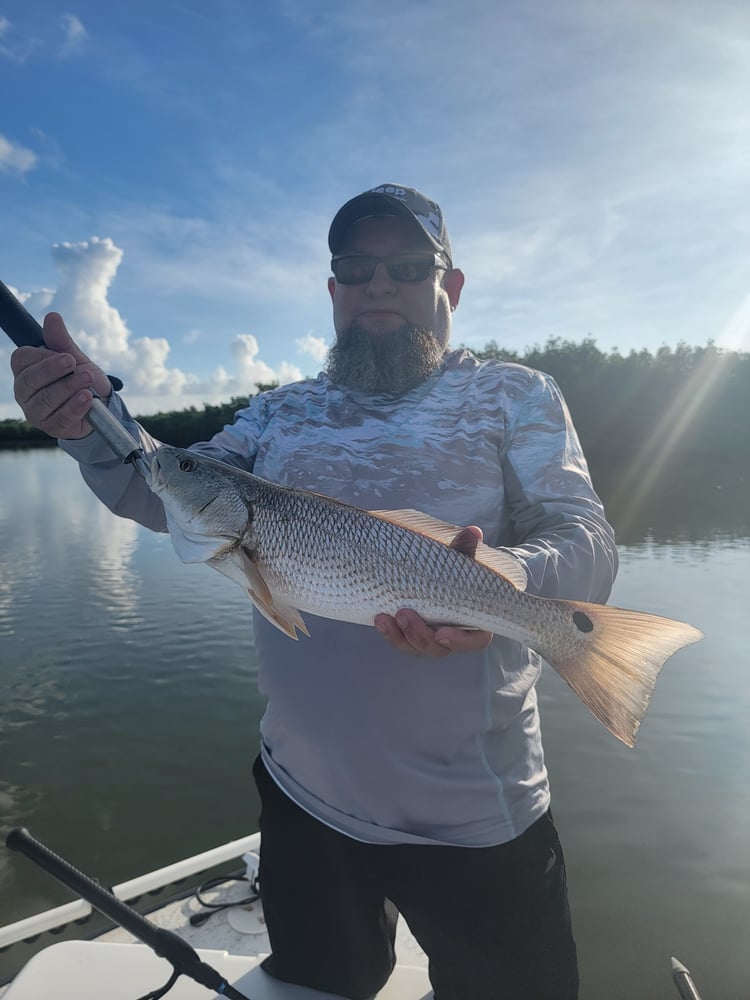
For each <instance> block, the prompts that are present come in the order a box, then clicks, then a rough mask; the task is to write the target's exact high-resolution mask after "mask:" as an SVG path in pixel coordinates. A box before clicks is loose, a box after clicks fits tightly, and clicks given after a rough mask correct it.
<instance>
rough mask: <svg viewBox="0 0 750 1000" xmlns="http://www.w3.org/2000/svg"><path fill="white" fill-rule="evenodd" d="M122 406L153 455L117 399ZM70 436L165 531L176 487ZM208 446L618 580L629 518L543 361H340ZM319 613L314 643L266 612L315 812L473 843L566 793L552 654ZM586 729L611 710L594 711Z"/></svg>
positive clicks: (410, 835)
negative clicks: (423, 376)
mask: <svg viewBox="0 0 750 1000" xmlns="http://www.w3.org/2000/svg"><path fill="white" fill-rule="evenodd" d="M110 406H111V408H112V409H113V411H114V412H115V413H116V414H117V415H118V416H120V417H121V418H122V419H123V422H124V423H125V424H126V426H127V427H128V429H129V430H130V431H131V433H133V435H134V436H137V437H139V438H140V440H141V443H142V446H143V447H144V449H145V450H146V452H151V451H153V450H154V448H155V447H156V446H157V443H156V442H154V441H153V440H152V439H151V438H150V437H149V436H148V435H146V434H145V432H144V431H143V430H142V428H140V427H139V426H138V425H137V424H136V423H135V422H134V421H133V420H132V418H131V417H130V415H129V414H128V413H127V410H126V409H125V407H124V404H123V403H122V401H121V400H120V399H119V397H117V396H116V395H115V394H113V397H112V401H111V403H110ZM62 446H63V447H64V448H65V450H66V451H68V452H69V453H70V454H72V455H73V456H74V457H75V458H77V459H78V460H79V462H81V467H82V472H83V475H84V478H85V479H86V480H87V482H88V483H89V485H90V486H91V487H92V489H94V491H95V492H96V493H97V495H98V496H99V497H100V498H101V499H102V500H103V501H104V502H105V503H107V505H108V506H109V507H110V509H112V510H113V511H114V512H115V513H118V514H121V515H123V516H126V517H131V518H133V519H135V520H137V521H140V522H141V523H143V524H146V525H147V526H149V527H151V528H153V529H154V530H158V531H164V530H166V522H165V518H164V512H163V508H162V506H161V502H160V501H159V500H158V498H157V497H156V496H154V495H153V494H152V493H150V491H148V489H147V488H146V487H145V484H143V482H142V480H140V478H139V477H138V476H137V475H136V474H134V473H133V472H132V471H131V470H130V469H129V468H128V467H124V466H122V464H121V463H119V462H118V461H117V460H114V461H113V460H112V455H111V452H109V449H108V448H107V446H106V445H104V443H103V442H102V441H100V440H99V439H98V438H97V437H96V436H95V435H90V436H89V438H85V439H84V440H83V441H67V442H63V443H62ZM194 448H195V450H197V451H200V452H202V453H204V454H208V455H211V456H213V457H215V458H219V459H221V460H222V461H225V462H229V463H231V464H233V465H236V466H237V467H239V468H243V469H247V470H249V471H252V472H254V473H255V474H256V475H259V476H262V477H264V478H266V479H269V480H271V481H273V482H276V483H280V484H282V485H285V486H292V487H299V488H303V489H309V490H315V491H316V492H319V493H324V494H327V495H329V496H333V497H336V498H338V499H340V500H343V501H346V502H348V503H352V504H355V505H357V506H359V507H364V508H366V509H378V510H383V509H404V508H417V509H420V510H423V511H425V512H426V513H429V514H432V515H433V516H435V517H438V518H441V519H442V520H445V521H448V522H450V523H452V524H476V525H479V527H481V528H482V530H483V532H484V538H485V541H486V542H487V543H488V544H489V545H493V546H503V547H509V548H511V549H512V551H513V553H514V554H515V555H516V556H517V557H518V558H519V559H520V560H521V561H522V563H523V565H524V567H525V569H526V572H527V575H528V581H529V582H528V588H527V589H528V591H529V592H530V593H533V594H538V595H541V596H546V597H562V598H572V599H579V600H592V601H598V602H603V601H605V600H606V599H607V597H608V595H609V591H610V588H611V585H612V582H613V579H614V574H615V571H616V567H617V553H616V548H615V544H614V537H613V532H612V529H611V528H610V526H609V525H608V523H607V521H606V519H605V516H604V512H603V510H602V505H601V502H600V500H599V498H598V497H597V495H596V493H595V492H594V489H593V487H592V484H591V480H590V477H589V473H588V470H587V466H586V462H585V459H584V457H583V454H582V452H581V448H580V444H579V442H578V438H577V436H576V433H575V430H574V428H573V426H572V423H571V420H570V416H569V414H568V411H567V408H566V406H565V403H564V401H563V399H562V397H561V395H560V392H559V390H558V388H557V387H556V385H555V383H554V381H553V380H552V379H551V378H550V377H549V376H547V375H544V374H542V373H540V372H536V371H532V370H531V369H528V368H525V367H522V366H519V365H512V364H506V363H503V362H499V361H486V362H481V361H479V360H478V359H476V358H475V357H473V356H472V355H471V354H470V353H468V352H467V351H463V350H457V351H453V352H451V353H449V354H448V355H446V358H445V360H444V363H443V364H442V366H441V367H440V368H439V369H438V370H437V371H435V372H434V373H433V375H431V376H430V377H429V378H428V379H427V380H426V381H425V382H424V383H422V384H421V385H419V386H418V387H416V388H415V389H412V390H411V391H410V392H409V393H407V394H406V395H405V396H402V397H400V398H398V399H392V398H390V397H385V396H376V397H373V396H365V395H362V394H359V393H356V392H353V391H351V390H348V389H343V388H341V387H340V386H337V385H334V384H333V383H332V382H331V381H330V380H329V379H328V377H327V376H326V375H325V374H324V373H323V374H321V375H319V376H318V377H317V378H316V379H312V380H309V381H305V382H298V383H293V384H291V385H286V386H282V387H280V388H278V389H275V390H272V391H270V392H266V393H263V394H261V395H259V396H256V397H254V398H252V399H251V400H250V403H249V405H248V406H247V407H246V408H245V409H243V410H240V411H239V412H238V413H237V414H236V419H235V422H234V423H233V424H232V425H231V426H227V427H225V428H224V429H223V430H222V431H220V432H219V433H218V434H217V435H215V436H214V438H212V440H211V441H209V442H204V443H201V444H197V445H195V446H194ZM305 621H306V624H307V627H308V629H309V631H310V635H311V638H309V639H308V638H304V637H303V638H301V639H300V641H299V642H293V641H291V640H290V639H289V638H288V637H287V636H285V635H283V634H282V633H281V632H279V631H278V630H277V629H275V628H274V627H273V626H271V625H269V623H268V622H267V621H266V620H265V619H263V618H262V617H261V616H260V615H258V614H257V613H256V615H255V635H256V642H257V647H258V652H259V657H260V665H261V670H260V686H261V690H262V691H263V693H264V694H265V696H266V697H267V699H268V702H267V708H266V712H265V715H264V718H263V721H262V724H261V750H262V754H263V758H264V761H265V763H266V766H267V768H268V770H269V771H270V773H271V774H272V776H273V777H274V779H275V780H276V782H277V783H278V784H279V785H280V786H281V788H282V789H283V790H284V791H285V792H286V793H287V794H288V795H289V796H290V797H291V798H292V799H293V800H294V801H295V802H297V803H298V804H299V805H300V806H302V808H304V809H305V810H307V811H308V812H309V813H311V814H312V815H314V816H316V817H317V818H318V819H320V820H321V821H323V822H324V823H326V824H328V825H330V826H332V827H334V828H335V829H337V830H340V831H341V832H343V833H345V834H347V835H349V836H352V837H355V838H357V839H360V840H363V841H366V842H370V843H381V844H395V843H426V844H452V845H462V846H472V847H482V846H490V845H493V844H499V843H504V842H506V841H508V840H511V839H513V838H514V837H516V836H519V835H520V834H521V833H523V832H524V830H526V829H527V828H528V827H529V826H530V825H531V824H532V823H533V822H534V821H535V820H536V819H538V818H539V816H541V815H542V813H543V812H544V811H545V810H546V809H547V808H548V806H549V801H550V794H549V785H548V779H547V772H546V768H545V765H544V756H543V751H542V743H541V734H540V725H539V712H538V706H537V696H536V689H535V684H536V681H537V679H538V677H539V673H540V669H541V661H540V658H539V657H538V656H537V655H536V654H535V653H533V652H532V651H530V650H528V649H527V648H526V647H525V646H522V645H520V644H519V643H517V642H513V641H511V640H509V639H504V638H501V637H499V636H496V637H495V638H494V639H493V641H492V643H491V644H490V646H489V647H488V648H487V649H486V650H484V651H483V652H480V653H473V654H453V655H451V656H449V657H447V658H445V659H442V660H432V659H429V658H416V657H412V656H409V655H407V654H403V653H399V652H397V651H394V650H393V649H392V648H391V647H390V646H388V645H387V644H386V643H385V642H384V640H383V639H382V638H381V636H379V635H378V633H377V632H376V631H375V630H374V629H372V628H369V627H367V626H360V625H350V624H346V623H341V622H335V621H330V620H327V619H322V618H317V617H314V616H312V615H309V614H307V615H305ZM560 683H562V682H560ZM550 711H554V708H551V709H550ZM581 724H582V725H586V724H593V723H589V720H588V718H587V717H586V715H585V712H584V710H583V708H581Z"/></svg>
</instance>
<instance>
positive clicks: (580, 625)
mask: <svg viewBox="0 0 750 1000" xmlns="http://www.w3.org/2000/svg"><path fill="white" fill-rule="evenodd" d="M573 624H574V625H575V627H576V628H577V629H578V631H579V632H593V631H594V623H593V622H592V621H591V619H590V618H589V616H588V615H585V614H584V613H583V611H574V612H573Z"/></svg>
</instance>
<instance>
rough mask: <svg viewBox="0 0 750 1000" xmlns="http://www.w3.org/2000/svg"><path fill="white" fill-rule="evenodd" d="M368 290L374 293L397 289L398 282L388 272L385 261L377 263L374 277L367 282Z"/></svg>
mask: <svg viewBox="0 0 750 1000" xmlns="http://www.w3.org/2000/svg"><path fill="white" fill-rule="evenodd" d="M367 291H368V292H369V293H370V294H373V295H377V294H379V293H382V292H394V291H396V282H395V281H394V280H393V278H392V277H391V276H390V274H389V273H388V268H387V267H386V266H385V262H384V261H382V260H381V261H378V263H377V264H376V265H375V270H374V271H373V273H372V277H371V278H370V280H369V281H368V282H367Z"/></svg>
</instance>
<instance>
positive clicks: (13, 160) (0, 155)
mask: <svg viewBox="0 0 750 1000" xmlns="http://www.w3.org/2000/svg"><path fill="white" fill-rule="evenodd" d="M37 160H38V158H37V155H36V153H34V152H33V151H32V150H31V149H27V148H26V146H21V145H19V144H17V143H13V142H11V141H10V140H9V139H6V137H5V136H4V135H3V134H2V133H0V172H4V173H8V174H20V175H23V174H26V173H28V172H29V170H33V169H34V167H35V166H36V165H37Z"/></svg>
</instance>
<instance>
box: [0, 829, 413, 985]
mask: <svg viewBox="0 0 750 1000" xmlns="http://www.w3.org/2000/svg"><path fill="white" fill-rule="evenodd" d="M258 843H259V838H257V835H255V837H253V838H252V842H251V843H248V842H247V841H244V842H240V841H236V842H234V844H230V845H225V846H224V847H223V848H219V849H217V850H216V851H214V852H207V854H206V855H199V856H198V857H196V858H193V859H186V861H183V862H178V863H177V864H176V865H172V866H170V867H169V868H167V869H162V871H161V872H153V873H149V874H148V875H145V876H142V877H141V878H139V879H135V880H133V882H131V883H126V884H124V885H122V886H117V887H115V893H116V895H117V896H118V897H119V898H121V899H133V898H135V897H136V896H138V895H142V894H143V893H145V892H150V891H152V890H153V889H154V888H155V887H156V886H163V885H165V884H169V883H170V882H173V881H174V879H175V878H181V877H184V876H185V875H186V874H187V873H188V872H192V873H195V872H200V871H203V870H204V869H205V868H206V867H207V865H211V864H213V865H215V864H216V863H217V862H219V861H225V860H227V857H230V858H237V857H238V856H239V855H240V854H243V853H244V852H245V851H247V850H256V849H257V845H258ZM240 846H241V850H239V849H236V851H235V852H234V853H233V852H232V848H239V847H240ZM219 854H222V855H223V856H221V857H219V856H218V855H219ZM240 866H241V863H240ZM250 893H251V888H250V885H249V883H248V882H246V881H242V882H240V881H227V882H225V883H221V884H219V885H217V886H216V887H215V888H212V889H208V890H204V891H203V892H202V898H203V899H204V900H205V901H206V902H208V903H211V904H214V905H217V904H232V903H235V904H236V903H238V902H239V901H241V900H242V899H246V898H247V897H248V895H249V894H250ZM89 909H90V908H89V907H88V904H85V903H83V902H79V903H71V904H67V906H66V907H65V908H58V910H57V911H49V912H48V914H44V915H40V917H39V918H30V921H29V923H30V922H31V921H36V922H37V925H38V927H37V932H38V930H39V929H41V928H42V926H47V927H51V926H54V924H55V916H54V915H55V914H57V915H58V918H57V923H60V922H61V919H60V917H61V915H62V914H61V910H62V912H63V913H65V914H66V916H67V919H78V918H79V917H80V916H81V912H80V911H81V910H83V911H87V910H89ZM206 912H207V908H206V907H204V906H203V905H202V904H201V903H200V902H199V901H198V900H197V898H196V896H195V894H194V893H193V894H191V895H189V896H186V897H185V898H182V899H176V900H173V901H171V902H166V903H165V904H163V905H161V906H158V907H157V908H156V909H155V910H153V911H152V912H150V913H148V914H147V917H148V920H149V921H150V922H151V923H153V924H156V925H157V926H158V927H163V928H165V929H166V930H170V931H172V932H173V933H175V934H177V935H178V936H179V937H181V938H182V939H183V940H185V941H187V942H188V944H190V945H191V946H192V947H193V948H194V949H195V950H196V951H198V952H199V954H200V955H201V957H202V958H203V959H204V961H207V962H208V963H209V964H210V965H212V966H213V967H214V968H219V969H220V970H221V971H222V972H224V974H225V975H226V977H227V979H228V981H229V982H230V983H233V984H234V985H235V986H236V987H237V989H240V990H241V991H242V992H244V993H245V994H246V995H247V996H248V997H249V998H250V1000H264V998H266V997H267V998H268V1000H276V998H278V1000H287V998H288V1000H293V998H294V1000H297V998H298V1000H303V998H321V1000H322V998H323V997H325V996H328V994H323V993H319V992H317V991H312V990H306V989H302V988H300V987H292V986H288V985H286V984H280V983H277V982H276V981H274V980H272V979H271V978H270V977H268V976H266V975H265V973H263V972H262V970H261V969H260V968H259V962H260V961H261V960H262V958H263V957H264V956H266V955H268V954H269V953H270V950H271V948H270V943H269V940H268V934H267V932H266V927H265V922H264V919H263V908H262V904H261V903H260V901H256V902H253V903H246V904H243V905H231V906H229V907H228V908H226V909H221V910H216V911H211V916H210V917H209V918H208V919H207V920H206V921H205V922H203V923H202V924H200V925H199V926H194V925H192V924H191V923H190V918H191V917H192V916H194V915H196V914H205V913H206ZM14 927H15V929H16V935H17V936H16V939H17V940H18V939H19V938H20V933H19V925H14ZM3 930H5V931H7V932H12V931H13V927H11V928H7V929H0V934H1V933H2V931H3ZM22 930H24V931H25V930H26V928H25V927H23V928H22ZM32 932H33V931H32V929H31V928H29V936H30V934H31V933H32ZM1 943H6V942H1ZM396 954H397V959H398V965H397V968H396V971H395V972H394V974H393V976H392V977H391V980H390V981H389V983H388V984H387V985H386V986H385V988H384V989H383V990H382V991H381V992H380V993H379V994H378V1000H429V998H430V997H432V992H431V990H430V986H429V980H428V978H427V958H426V956H425V954H424V952H423V951H422V949H421V948H420V947H419V945H418V944H417V942H416V941H415V940H414V938H413V937H412V935H411V933H410V932H409V928H408V926H407V924H406V922H405V921H404V920H403V918H401V919H399V922H398V928H397V934H396ZM154 963H157V964H156V965H154ZM169 971H170V967H169V966H168V965H167V963H165V962H164V961H163V960H161V959H157V958H156V956H155V955H153V953H152V952H151V951H150V950H149V949H147V948H146V947H145V946H144V945H140V944H138V943H137V940H136V938H134V937H133V936H132V935H131V934H130V933H128V932H127V931H125V930H123V929H122V928H119V927H116V928H114V929H113V930H110V931H106V932H105V933H103V934H101V935H100V936H98V937H97V938H96V940H95V942H79V941H65V942H62V943H59V944H54V943H52V940H51V942H50V946H49V947H48V948H46V949H44V950H43V951H41V952H39V953H38V954H37V955H35V956H34V958H32V959H31V960H30V961H29V962H28V963H27V965H26V966H25V967H24V969H23V970H22V971H21V972H20V973H19V974H18V975H17V976H16V978H15V979H14V980H13V982H12V983H10V984H9V985H8V986H6V987H5V988H3V987H0V997H2V998H4V1000H45V998H46V997H47V996H49V997H50V998H51V997H55V1000H73V998H75V1000H88V997H89V996H91V998H92V1000H94V998H96V1000H100V998H101V997H102V996H106V997H107V998H108V1000H116V998H119V997H120V996H122V997H123V1000H134V998H135V997H137V996H142V995H143V993H144V991H148V990H154V989H156V988H157V987H159V986H160V985H163V982H166V979H167V978H168V973H169ZM160 977H161V979H162V980H163V982H160V981H159V979H160ZM103 981H106V982H109V983H110V986H109V987H108V988H107V989H106V990H103V989H102V985H103ZM144 983H145V986H144ZM243 987H244V988H243ZM195 991H197V992H195ZM211 995H214V996H215V994H213V993H212V992H211V991H209V990H206V989H205V988H204V987H201V986H199V985H198V984H196V983H193V982H191V981H190V980H186V979H185V978H184V977H182V978H181V979H180V980H178V983H177V984H176V985H175V986H174V987H173V988H172V989H171V990H170V992H169V993H168V994H167V997H168V998H169V1000H183V998H185V1000H189V998H193V997H195V998H200V997H209V996H211Z"/></svg>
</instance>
